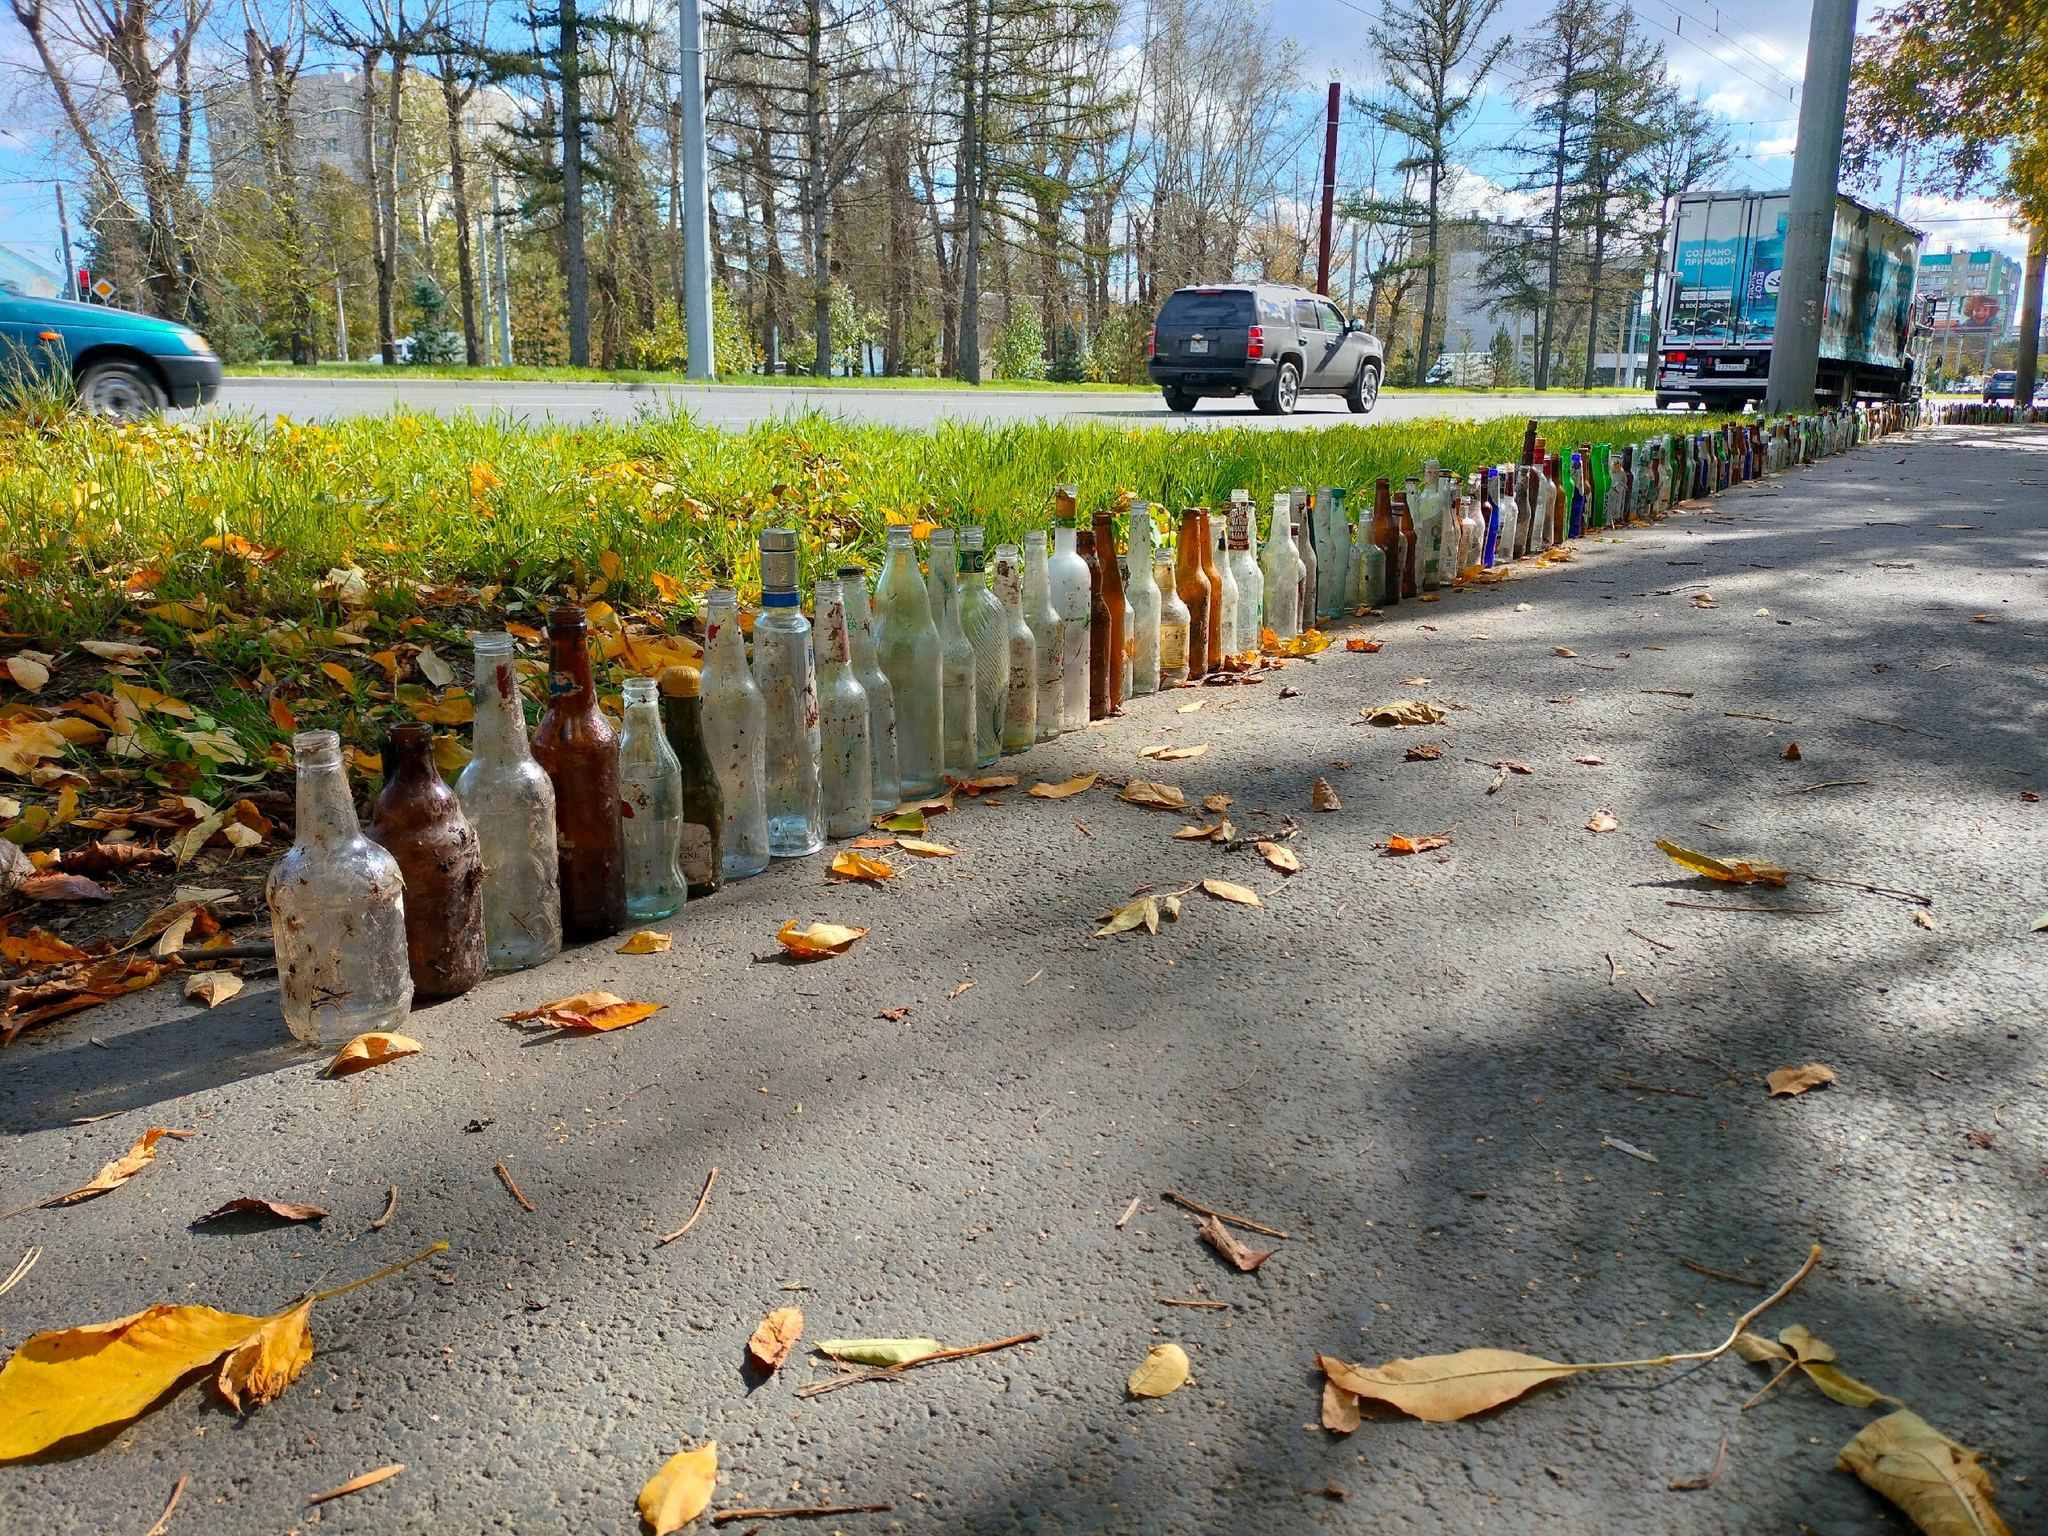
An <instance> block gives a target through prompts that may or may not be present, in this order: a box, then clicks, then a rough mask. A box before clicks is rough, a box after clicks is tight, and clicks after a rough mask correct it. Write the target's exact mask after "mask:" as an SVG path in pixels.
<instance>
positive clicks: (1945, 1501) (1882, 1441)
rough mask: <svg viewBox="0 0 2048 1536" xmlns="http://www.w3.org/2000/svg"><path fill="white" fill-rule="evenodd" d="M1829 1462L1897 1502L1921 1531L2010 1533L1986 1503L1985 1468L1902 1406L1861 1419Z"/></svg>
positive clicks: (1976, 1535)
mask: <svg viewBox="0 0 2048 1536" xmlns="http://www.w3.org/2000/svg"><path fill="white" fill-rule="evenodd" d="M1835 1464H1836V1465H1837V1466H1839V1467H1840V1468H1841V1469H1842V1470H1843V1471H1844V1472H1854V1473H1855V1474H1856V1475H1857V1476H1858V1477H1860V1478H1862V1479H1863V1481H1864V1482H1866V1483H1868V1484H1869V1485H1870V1486H1871V1487H1872V1488H1875V1489H1876V1490H1877V1491H1878V1492H1879V1493H1881V1494H1883V1495H1884V1496H1885V1497H1886V1498H1888V1499H1890V1500H1891V1501H1892V1502H1893V1503H1894V1504H1896V1505H1898V1506H1899V1508H1900V1509H1902V1510H1904V1511H1905V1512H1906V1515H1907V1517H1908V1518H1909V1519H1911V1520H1912V1522H1913V1523H1914V1524H1915V1525H1917V1526H1919V1527H1920V1529H1921V1530H1922V1531H1924V1532H1926V1533H1927V1536H2012V1528H2011V1527H2010V1526H2008V1525H2007V1524H2006V1523H2005V1521H2004V1520H2003V1519H2002V1518H2000V1516H1999V1513H1998V1511H1997V1510H1996V1509H1994V1508H1993V1507H1992V1504H1991V1494H1992V1484H1991V1474H1990V1473H1988V1472H1986V1471H1985V1470H1984V1468H1983V1466H1982V1465H1981V1464H1979V1462H1978V1460H1977V1453H1976V1452H1975V1451H1973V1450H1970V1449H1968V1448H1967V1447H1965V1446H1961V1445H1958V1444H1957V1443H1956V1442H1955V1441H1953V1440H1951V1439H1949V1437H1948V1436H1947V1435H1944V1434H1943V1433H1942V1432H1941V1431H1940V1430H1938V1429H1936V1428H1935V1427H1934V1426H1933V1425H1931V1424H1929V1423H1928V1422H1927V1421H1926V1420H1925V1419H1923V1418H1921V1417H1920V1416H1919V1415H1918V1414H1917V1413H1913V1412H1911V1411H1910V1410H1908V1409H1903V1408H1902V1409H1900V1410H1899V1411H1898V1412H1897V1413H1889V1414H1886V1415H1885V1416H1884V1417H1883V1418H1881V1419H1877V1420H1874V1421H1873V1422H1871V1423H1869V1424H1866V1425H1864V1426H1863V1429H1862V1430H1861V1432H1859V1433H1858V1434H1857V1436H1856V1438H1855V1439H1853V1440H1851V1441H1850V1442H1849V1443H1848V1444H1847V1445H1845V1446H1843V1447H1842V1449H1841V1452H1840V1454H1839V1455H1837V1456H1836V1458H1835Z"/></svg>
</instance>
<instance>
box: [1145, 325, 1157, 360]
mask: <svg viewBox="0 0 2048 1536" xmlns="http://www.w3.org/2000/svg"><path fill="white" fill-rule="evenodd" d="M1158 347H1159V327H1158V326H1156V325H1155V326H1151V327H1149V328H1148V329H1147V330H1146V332H1145V358H1146V361H1148V362H1149V361H1151V359H1152V358H1154V357H1156V356H1158Z"/></svg>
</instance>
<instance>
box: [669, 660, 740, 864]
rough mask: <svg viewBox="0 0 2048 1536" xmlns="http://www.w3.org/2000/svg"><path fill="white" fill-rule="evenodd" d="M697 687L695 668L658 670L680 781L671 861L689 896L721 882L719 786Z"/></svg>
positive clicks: (722, 837)
mask: <svg viewBox="0 0 2048 1536" xmlns="http://www.w3.org/2000/svg"><path fill="white" fill-rule="evenodd" d="M703 691H704V679H703V674H701V673H700V672H699V671H698V670H697V669H696V668H695V667H669V668H668V669H666V670H665V671H664V672H663V673H662V674H661V730H662V734H663V735H664V736H666V737H667V738H668V749H669V751H671V752H673V753H675V755H676V771H677V773H678V774H679V775H680V776H681V779H682V785H683V821H682V826H681V829H680V832H679V839H678V847H677V849H676V860H677V862H678V863H680V864H681V865H682V866H683V881H684V883H685V885H686V886H687V887H688V889H689V897H690V900H692V901H701V900H702V899H703V898H704V897H706V896H709V895H711V894H712V892H714V891H716V890H717V889H718V888H719V887H720V886H722V885H724V884H725V790H724V789H723V788H722V787H721V786H720V784H719V782H718V770H717V768H715V767H714V766H713V765H712V762H711V753H710V750H709V749H708V747H707V746H706V745H705V741H704V699H703Z"/></svg>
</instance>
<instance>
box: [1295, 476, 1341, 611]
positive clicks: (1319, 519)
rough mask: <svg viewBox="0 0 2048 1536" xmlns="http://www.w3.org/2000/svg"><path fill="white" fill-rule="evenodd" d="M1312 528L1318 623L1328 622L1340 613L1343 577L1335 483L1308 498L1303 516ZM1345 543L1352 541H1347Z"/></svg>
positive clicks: (1310, 542) (1310, 538)
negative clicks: (1339, 592)
mask: <svg viewBox="0 0 2048 1536" xmlns="http://www.w3.org/2000/svg"><path fill="white" fill-rule="evenodd" d="M1304 522H1305V523H1306V524H1307V526H1308V529H1309V545H1310V547H1311V548H1312V549H1314V550H1315V556H1316V598H1315V612H1316V623H1317V624H1318V625H1322V624H1325V623H1328V622H1329V621H1330V620H1331V619H1333V618H1335V617H1336V616H1337V605H1338V602H1339V601H1340V598H1339V597H1338V590H1339V585H1340V584H1341V583H1342V581H1343V579H1344V551H1343V550H1342V549H1340V548H1339V547H1338V544H1337V526H1336V524H1337V491H1336V488H1335V487H1334V486H1328V485H1319V486H1317V487H1316V490H1315V494H1314V495H1313V496H1312V497H1311V498H1310V499H1309V512H1308V516H1307V518H1305V519H1304ZM1344 542H1345V543H1346V544H1349V543H1350V540H1348V539H1347V540H1345V541H1344Z"/></svg>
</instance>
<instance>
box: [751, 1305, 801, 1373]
mask: <svg viewBox="0 0 2048 1536" xmlns="http://www.w3.org/2000/svg"><path fill="white" fill-rule="evenodd" d="M803 1334H804V1314H803V1309H802V1308H801V1307H777V1308H776V1309H775V1310H774V1311H773V1312H770V1313H769V1314H768V1315H767V1316H766V1317H764V1318H762V1319H761V1326H760V1327H758V1328H756V1329H755V1330H754V1335H753V1337H752V1338H750V1339H748V1340H747V1353H748V1354H750V1355H752V1356H753V1357H754V1363H755V1364H756V1365H758V1366H760V1367H761V1369H762V1370H764V1371H776V1370H780V1369H781V1368H782V1362H783V1361H785V1360H787V1359H788V1358H789V1351H790V1347H791V1346H792V1345H794V1344H795V1343H796V1341H797V1340H798V1339H800V1338H802V1337H803Z"/></svg>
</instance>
